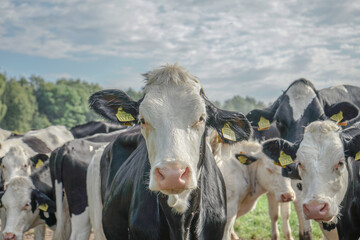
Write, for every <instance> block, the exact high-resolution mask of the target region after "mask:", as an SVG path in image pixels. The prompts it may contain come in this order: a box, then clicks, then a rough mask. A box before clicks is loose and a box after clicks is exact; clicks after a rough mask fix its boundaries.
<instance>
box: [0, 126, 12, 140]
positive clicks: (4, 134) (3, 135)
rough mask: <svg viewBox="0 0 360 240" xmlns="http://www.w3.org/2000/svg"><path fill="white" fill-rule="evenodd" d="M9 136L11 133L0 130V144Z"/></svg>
mask: <svg viewBox="0 0 360 240" xmlns="http://www.w3.org/2000/svg"><path fill="white" fill-rule="evenodd" d="M10 136H11V132H10V131H8V130H5V129H1V128H0V142H2V141H4V140H5V139H7V138H8V137H10Z"/></svg>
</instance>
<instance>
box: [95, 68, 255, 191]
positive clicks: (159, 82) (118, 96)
mask: <svg viewBox="0 0 360 240" xmlns="http://www.w3.org/2000/svg"><path fill="white" fill-rule="evenodd" d="M144 76H145V79H146V86H145V88H144V92H145V95H144V97H143V98H142V99H141V100H139V101H138V102H135V101H133V100H132V99H131V98H130V97H129V96H127V95H126V94H125V93H124V92H122V91H118V90H104V91H100V92H98V93H95V94H93V95H92V96H91V97H90V99H89V103H90V106H91V107H92V108H93V109H94V110H95V111H96V112H97V113H99V114H101V115H102V116H104V117H106V118H107V119H109V120H112V121H114V122H118V123H119V122H120V123H122V124H129V123H130V124H141V132H142V135H143V136H144V138H145V141H146V146H147V151H148V156H149V161H150V165H151V171H150V182H149V188H150V190H153V191H161V192H162V193H164V194H168V195H169V194H180V193H182V192H184V191H185V190H192V189H195V188H196V187H197V179H198V174H199V163H200V164H201V162H199V160H200V159H201V158H200V155H201V151H203V150H204V149H202V147H201V146H202V145H203V146H205V143H204V137H205V130H206V128H207V127H213V128H215V129H216V130H217V131H218V132H219V134H220V136H221V138H222V139H223V141H225V142H229V143H233V142H237V141H239V140H243V139H247V138H248V137H249V134H250V132H251V127H250V124H249V123H248V121H247V119H246V118H245V116H244V115H242V114H241V113H235V112H230V111H224V110H221V109H218V108H217V107H215V106H214V105H213V104H212V103H211V102H210V101H209V100H208V99H207V98H206V96H205V94H204V92H203V90H202V88H201V85H200V83H199V81H198V79H197V78H196V77H194V76H193V75H191V74H190V73H188V72H186V71H185V70H184V69H183V68H182V67H180V66H178V65H177V64H175V65H167V66H164V67H162V68H160V69H156V70H154V71H151V72H148V73H146V74H145V75H144Z"/></svg>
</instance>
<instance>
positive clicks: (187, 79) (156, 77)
mask: <svg viewBox="0 0 360 240" xmlns="http://www.w3.org/2000/svg"><path fill="white" fill-rule="evenodd" d="M144 76H145V80H146V85H145V92H147V91H148V90H149V88H151V86H154V85H162V86H163V85H169V84H176V85H179V84H191V85H193V84H195V85H200V84H199V80H198V79H197V78H196V77H195V76H193V75H192V74H190V73H189V72H187V71H186V70H185V69H184V68H183V67H181V66H180V65H178V64H176V63H175V64H167V65H165V66H162V67H160V68H158V69H155V70H153V71H150V72H148V73H145V74H144ZM199 90H200V89H199Z"/></svg>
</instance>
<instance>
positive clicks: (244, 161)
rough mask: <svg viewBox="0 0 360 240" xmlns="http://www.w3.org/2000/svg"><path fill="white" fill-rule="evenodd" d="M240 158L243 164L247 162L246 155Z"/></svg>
mask: <svg viewBox="0 0 360 240" xmlns="http://www.w3.org/2000/svg"><path fill="white" fill-rule="evenodd" d="M238 160H239V161H240V162H241V163H242V164H245V163H246V160H247V157H245V156H238Z"/></svg>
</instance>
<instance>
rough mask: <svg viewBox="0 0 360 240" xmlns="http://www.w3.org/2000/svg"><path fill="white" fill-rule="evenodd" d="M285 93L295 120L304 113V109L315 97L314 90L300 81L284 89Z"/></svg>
mask: <svg viewBox="0 0 360 240" xmlns="http://www.w3.org/2000/svg"><path fill="white" fill-rule="evenodd" d="M286 95H287V96H288V97H289V101H290V106H291V108H292V110H293V118H294V120H295V121H297V120H299V119H300V118H301V117H302V116H303V115H304V112H305V109H306V108H307V106H309V104H310V103H311V102H312V100H313V99H314V98H315V97H316V94H315V92H314V90H313V89H312V88H311V87H309V86H307V85H305V84H303V83H301V82H299V83H297V84H294V85H293V86H291V88H290V89H288V90H287V91H286Z"/></svg>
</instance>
